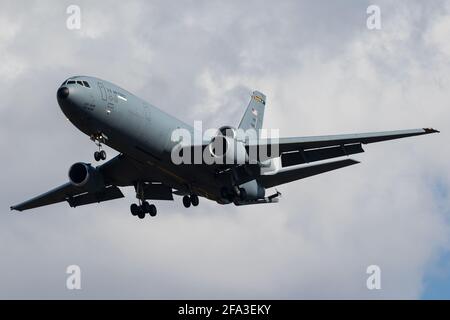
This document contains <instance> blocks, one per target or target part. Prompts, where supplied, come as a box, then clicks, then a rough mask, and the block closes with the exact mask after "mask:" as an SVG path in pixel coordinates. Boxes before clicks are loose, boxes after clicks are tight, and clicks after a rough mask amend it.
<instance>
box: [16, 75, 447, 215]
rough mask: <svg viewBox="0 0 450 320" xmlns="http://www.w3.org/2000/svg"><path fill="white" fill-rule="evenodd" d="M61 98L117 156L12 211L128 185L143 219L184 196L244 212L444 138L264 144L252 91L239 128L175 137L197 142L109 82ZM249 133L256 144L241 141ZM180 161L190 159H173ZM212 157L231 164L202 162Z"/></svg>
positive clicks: (83, 80)
mask: <svg viewBox="0 0 450 320" xmlns="http://www.w3.org/2000/svg"><path fill="white" fill-rule="evenodd" d="M56 96H57V101H58V104H59V106H60V108H61V109H62V111H63V113H64V114H65V115H66V117H67V118H68V119H69V120H70V121H71V122H72V123H73V124H74V125H75V126H76V127H77V128H78V129H79V130H80V131H82V132H83V133H85V134H86V135H88V136H89V137H90V138H91V140H92V141H93V142H95V143H96V145H97V146H98V151H95V153H94V158H95V160H96V161H101V160H105V159H106V152H105V151H104V150H103V148H102V146H103V145H105V144H106V145H108V146H109V147H111V148H113V149H115V150H117V151H118V152H119V155H117V156H116V157H114V158H113V159H111V160H109V161H107V162H105V163H103V164H101V165H99V166H93V165H91V164H90V163H84V162H77V163H75V164H74V165H72V166H71V167H70V169H69V172H68V176H69V182H67V183H65V184H63V185H61V186H59V187H57V188H55V189H53V190H51V191H48V192H46V193H44V194H42V195H39V196H37V197H34V198H32V199H31V200H28V201H25V202H23V203H20V204H18V205H14V206H12V207H11V210H18V211H23V210H28V209H32V208H36V207H41V206H45V205H50V204H54V203H58V202H63V201H67V202H68V204H69V205H70V206H71V207H78V206H81V205H87V204H91V203H100V202H104V201H109V200H113V199H118V198H122V197H124V195H123V193H122V192H121V190H120V189H119V187H127V186H134V189H135V191H136V198H137V200H138V201H137V202H138V203H137V204H136V203H133V204H131V206H130V211H131V213H132V214H133V215H134V216H137V217H139V218H140V219H143V218H145V216H146V215H147V214H149V215H150V216H155V215H156V207H155V205H154V204H150V203H149V202H148V201H147V200H174V195H175V196H180V197H182V202H183V205H184V206H185V207H186V208H188V207H190V206H191V205H192V206H197V205H198V204H199V197H204V198H206V199H210V200H213V201H216V202H217V203H219V204H230V203H234V204H235V205H238V206H240V205H251V204H265V203H273V202H277V201H278V198H279V196H280V193H279V192H278V191H276V192H274V193H273V194H271V195H266V189H269V188H272V187H276V186H279V185H282V184H285V183H289V182H292V181H296V180H299V179H303V178H307V177H310V176H314V175H317V174H321V173H324V172H328V171H332V170H336V169H339V168H344V167H347V166H351V165H354V164H357V163H359V162H358V161H355V160H353V159H350V158H348V156H349V155H352V154H357V153H362V152H364V150H363V148H362V145H363V144H369V143H374V142H380V141H386V140H392V139H399V138H404V137H411V136H418V135H424V134H430V133H435V132H439V131H437V130H435V129H430V128H424V129H412V130H398V131H386V132H374V133H359V134H344V135H328V136H310V137H291V138H277V139H272V138H264V139H263V138H261V136H260V130H261V129H262V123H263V117H264V109H265V105H266V97H265V95H264V94H262V93H261V92H258V91H255V92H253V94H252V97H251V100H250V103H249V104H248V106H247V108H246V110H245V112H244V115H243V117H242V120H241V121H240V124H239V125H238V127H237V128H234V127H232V126H223V127H221V128H219V129H218V130H217V131H216V134H215V135H214V136H213V137H212V138H207V139H206V138H203V137H202V139H201V140H200V141H194V142H192V141H191V142H186V141H181V140H180V138H179V137H178V138H177V139H174V132H175V131H177V130H184V131H186V132H188V133H191V134H193V135H195V132H194V131H195V130H194V128H193V127H192V126H190V125H188V124H186V123H184V122H182V121H180V120H178V119H176V118H175V117H172V116H171V115H169V114H168V113H166V112H164V111H162V110H161V109H158V108H156V107H155V106H153V105H151V104H149V103H147V102H146V101H144V100H142V99H140V98H138V97H137V96H135V95H133V94H132V93H130V92H128V91H126V90H124V89H122V88H120V87H119V86H116V85H114V84H112V83H110V82H107V81H104V80H101V79H98V78H94V77H88V76H74V77H70V78H69V79H67V80H66V81H64V82H63V83H62V85H61V86H60V87H59V88H58V90H57V94H56ZM251 130H253V131H255V132H256V136H253V137H250V138H249V137H248V136H244V137H243V136H242V134H241V133H240V132H241V131H251ZM175 136H176V135H175ZM197 140H198V139H197ZM181 142H182V143H181ZM174 150H175V151H174ZM255 150H256V152H253V151H255ZM262 150H265V152H261V151H262ZM274 150H276V152H274ZM196 153H197V154H200V155H201V156H202V157H201V158H202V159H201V161H200V162H198V161H197V162H195V161H194V162H193V163H192V162H189V161H184V160H185V158H187V159H188V160H189V159H192V154H194V156H195V154H196ZM174 154H175V155H178V156H181V157H183V159H184V160H183V161H182V162H179V161H178V162H177V161H174ZM185 155H188V156H187V157H185ZM205 155H206V156H207V157H208V156H209V158H210V159H213V160H224V159H226V160H231V161H212V162H211V161H203V160H204V159H203V156H205ZM207 157H206V158H207ZM206 158H205V159H206ZM330 159H331V160H330Z"/></svg>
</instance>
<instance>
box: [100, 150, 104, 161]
mask: <svg viewBox="0 0 450 320" xmlns="http://www.w3.org/2000/svg"><path fill="white" fill-rule="evenodd" d="M99 154H100V159H101V160H106V152H105V150H101V151H100V152H99Z"/></svg>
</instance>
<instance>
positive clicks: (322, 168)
mask: <svg viewBox="0 0 450 320" xmlns="http://www.w3.org/2000/svg"><path fill="white" fill-rule="evenodd" d="M358 163H359V161H356V160H353V159H345V160H339V161H332V162H327V163H321V164H315V165H308V166H302V167H299V168H292V167H291V168H287V169H281V170H280V171H278V173H276V174H273V175H262V176H260V177H258V181H259V182H260V183H261V185H262V186H264V187H265V188H272V187H276V186H278V185H281V184H285V183H289V182H292V181H295V180H300V179H304V178H307V177H311V176H315V175H318V174H321V173H325V172H328V171H332V170H337V169H340V168H344V167H348V166H351V165H354V164H358Z"/></svg>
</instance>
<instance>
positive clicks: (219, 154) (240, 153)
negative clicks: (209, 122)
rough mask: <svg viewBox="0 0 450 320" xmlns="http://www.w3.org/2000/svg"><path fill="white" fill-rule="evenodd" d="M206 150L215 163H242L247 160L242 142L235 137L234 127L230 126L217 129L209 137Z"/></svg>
mask: <svg viewBox="0 0 450 320" xmlns="http://www.w3.org/2000/svg"><path fill="white" fill-rule="evenodd" d="M208 151H209V153H210V155H211V156H212V157H213V158H214V162H215V163H217V164H229V165H231V164H244V163H246V162H247V161H248V154H247V150H246V149H245V145H244V142H243V141H240V140H238V139H237V136H236V129H234V128H233V127H230V126H224V127H221V128H220V129H219V132H218V134H217V135H216V136H215V137H214V138H212V139H211V142H210V144H209V145H208Z"/></svg>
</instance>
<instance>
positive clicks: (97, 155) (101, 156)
mask: <svg viewBox="0 0 450 320" xmlns="http://www.w3.org/2000/svg"><path fill="white" fill-rule="evenodd" d="M91 140H92V141H94V143H95V144H96V145H97V147H98V151H95V152H94V159H95V161H100V160H106V152H105V150H103V149H102V143H105V140H106V137H105V135H104V134H102V133H97V134H93V135H91Z"/></svg>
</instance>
